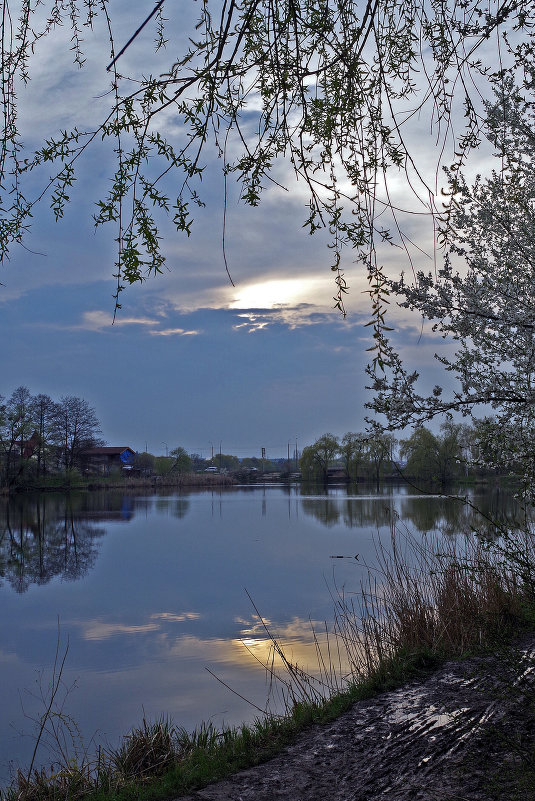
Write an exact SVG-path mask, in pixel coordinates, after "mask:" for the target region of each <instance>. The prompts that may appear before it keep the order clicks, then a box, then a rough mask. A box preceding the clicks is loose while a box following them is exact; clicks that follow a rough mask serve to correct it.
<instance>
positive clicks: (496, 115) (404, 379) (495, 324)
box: [372, 82, 535, 501]
mask: <svg viewBox="0 0 535 801" xmlns="http://www.w3.org/2000/svg"><path fill="white" fill-rule="evenodd" d="M505 88H506V89H507V91H506V92H504V93H503V94H502V95H501V96H500V97H499V100H498V102H497V103H496V104H494V105H493V106H489V108H488V117H487V133H488V137H489V140H490V141H491V143H492V144H493V146H494V148H495V149H496V152H498V153H500V154H501V169H500V170H499V171H498V170H497V171H494V172H493V173H492V175H491V176H490V177H488V178H478V179H477V180H476V182H475V183H474V185H473V186H471V187H470V186H469V185H468V183H467V182H466V181H465V180H464V179H463V178H462V176H456V177H455V178H454V177H453V176H450V180H451V192H452V200H451V210H450V213H451V220H452V225H453V227H454V230H455V232H456V233H455V238H453V239H452V240H451V243H450V246H449V251H448V254H447V257H446V259H445V262H444V265H443V267H442V268H441V269H440V270H439V271H438V272H437V273H436V274H432V273H431V274H426V273H423V272H419V273H418V274H417V275H416V279H415V280H414V281H410V282H409V281H407V280H405V279H402V280H401V281H397V282H392V283H391V290H392V292H393V293H395V294H396V295H397V296H398V297H399V298H400V299H401V305H402V306H405V307H407V308H409V309H411V310H412V311H415V312H417V313H418V315H419V316H423V318H424V319H425V320H427V321H430V322H431V323H432V326H433V329H434V330H435V331H436V332H437V333H439V334H440V335H441V336H442V337H444V338H446V340H451V341H452V342H453V343H454V344H455V348H456V350H455V353H454V355H453V356H451V355H450V356H448V355H444V354H442V355H440V354H439V355H438V356H437V359H438V361H439V362H440V363H441V364H442V366H443V368H444V370H445V371H446V373H447V374H449V376H450V378H451V379H453V382H454V385H453V389H452V390H451V391H450V390H448V389H447V388H443V387H442V386H436V387H435V388H434V390H433V391H432V393H430V394H426V393H424V392H422V391H421V390H420V389H419V380H418V379H419V376H418V374H417V373H416V372H414V373H409V372H408V371H407V369H406V368H405V366H404V364H403V362H402V360H401V358H400V356H399V354H398V353H397V352H396V349H395V347H394V345H393V344H392V343H387V342H386V341H385V342H383V347H384V349H385V351H387V352H388V359H389V369H388V370H387V371H386V373H385V374H384V375H375V376H374V387H375V390H376V394H375V399H374V401H373V404H372V406H373V408H374V410H375V412H379V413H382V414H384V415H386V417H387V419H388V423H389V426H390V427H392V428H400V427H403V426H406V425H414V424H422V423H424V422H426V421H429V420H431V419H433V418H435V417H437V416H441V415H444V414H445V415H451V414H453V413H455V412H458V413H460V414H462V415H465V416H471V415H473V414H474V413H479V414H480V415H481V414H482V413H486V414H487V418H486V419H485V421H484V423H480V424H478V438H479V449H478V454H479V459H480V461H481V462H482V463H483V464H484V465H485V466H487V467H491V468H499V469H501V470H503V469H504V468H505V469H507V468H509V469H510V470H511V471H513V472H517V473H520V475H521V476H522V478H523V487H524V494H525V497H526V499H529V500H531V501H533V500H534V499H535V449H534V447H533V442H534V441H535V174H534V172H533V163H534V161H535V133H534V131H535V112H534V107H533V104H532V102H531V101H530V99H529V96H528V97H527V98H526V97H525V96H524V95H523V93H522V92H520V91H519V90H517V89H515V87H514V86H513V84H512V83H511V82H509V83H508V84H506V86H505ZM444 235H445V236H446V237H450V236H451V234H450V231H449V230H445V231H444ZM448 383H451V381H450V382H448ZM489 411H490V412H492V415H489Z"/></svg>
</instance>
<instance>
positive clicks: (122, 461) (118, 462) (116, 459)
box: [80, 445, 136, 476]
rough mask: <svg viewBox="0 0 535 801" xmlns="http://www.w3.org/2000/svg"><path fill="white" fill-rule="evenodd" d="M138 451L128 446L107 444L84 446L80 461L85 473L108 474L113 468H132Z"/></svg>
mask: <svg viewBox="0 0 535 801" xmlns="http://www.w3.org/2000/svg"><path fill="white" fill-rule="evenodd" d="M135 457H136V452H135V451H134V450H132V448H129V447H128V446H127V447H125V446H124V445H123V446H119V447H116V446H113V445H112V446H105V447H100V448H84V450H82V451H80V462H81V465H82V470H83V472H84V473H97V474H99V475H104V476H107V475H108V474H109V473H110V471H111V470H113V469H121V470H131V469H132V468H133V466H134V460H135Z"/></svg>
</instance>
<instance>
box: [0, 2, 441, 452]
mask: <svg viewBox="0 0 535 801" xmlns="http://www.w3.org/2000/svg"><path fill="white" fill-rule="evenodd" d="M136 9H137V11H136ZM116 13H117V17H116V20H117V31H116V38H117V41H118V42H122V41H126V39H127V38H128V36H129V35H130V33H131V32H132V31H133V30H134V29H135V27H136V26H137V24H138V23H139V21H140V20H141V19H142V18H143V14H144V13H145V6H144V5H143V4H141V3H134V4H130V6H129V11H128V12H127V11H126V6H125V4H122V3H117V11H116ZM186 22H187V20H186ZM184 25H185V28H186V23H184ZM185 28H184V29H185ZM182 33H183V32H182ZM153 36H154V28H153V29H152V30H149V29H147V30H146V32H145V33H144V35H143V36H142V37H141V38H140V40H139V41H136V43H134V45H133V46H132V47H131V48H130V49H129V51H128V52H127V53H126V54H125V56H124V63H123V69H124V71H125V72H128V71H131V73H132V74H138V75H139V69H137V66H136V65H137V64H138V63H139V62H140V59H141V55H142V54H144V58H145V61H143V64H144V67H146V68H147V70H148V69H150V67H151V64H150V60H151V58H152V57H151V56H150V55H148V54H149V53H150V48H149V47H148V45H150V40H151V39H152V38H153ZM143 37H145V39H144V38H143ZM179 38H180V37H179ZM66 44H68V30H63V31H59V33H58V35H57V36H56V38H55V39H49V40H43V41H42V43H41V49H40V50H39V53H38V62H37V65H38V70H37V72H36V74H35V79H34V80H33V81H32V82H31V83H30V84H29V85H28V87H26V88H24V89H22V88H21V90H20V93H19V99H20V108H21V122H22V125H23V131H24V133H25V143H26V145H28V146H31V145H32V144H33V140H34V137H35V136H36V134H42V135H43V136H48V135H52V134H54V133H55V132H56V131H57V130H58V129H61V128H65V127H68V126H70V125H72V124H73V123H74V122H75V121H81V123H82V125H83V124H86V125H88V124H90V120H91V117H92V116H94V115H95V114H96V113H98V109H99V108H102V107H103V105H102V104H103V103H104V102H105V98H104V99H103V98H102V94H103V93H105V92H106V90H107V89H108V88H109V75H108V74H107V73H106V71H105V66H106V64H107V61H108V52H107V45H106V37H105V36H104V35H103V30H102V28H101V27H100V28H99V27H98V26H97V36H96V38H95V39H91V38H90V37H89V35H88V41H87V44H86V48H87V62H86V65H85V69H84V70H81V71H80V70H78V69H77V68H75V67H73V66H72V63H71V61H70V60H69V50H68V46H67V47H66V46H65V45H66ZM413 136H415V137H417V136H418V128H417V127H416V128H415V129H414V131H413ZM422 136H424V134H423V133H422ZM35 141H36V142H37V140H35ZM415 144H417V140H415ZM421 156H422V164H426V165H427V166H428V167H429V168H430V169H432V165H433V163H434V159H435V154H434V153H433V151H432V149H430V150H429V151H424V150H422V151H421ZM205 163H206V164H207V169H206V172H205V177H204V179H203V185H202V188H203V199H204V200H205V202H206V207H205V208H204V209H199V211H198V214H197V215H196V219H195V223H194V226H193V230H192V235H191V236H190V237H189V238H187V237H186V236H180V235H177V234H176V233H173V232H172V231H171V230H170V229H166V228H164V251H165V253H166V256H167V268H168V269H167V270H166V271H165V272H164V274H163V275H161V276H158V277H157V278H154V279H150V280H148V281H147V282H145V283H144V284H143V285H141V286H140V285H136V286H133V287H129V288H128V289H126V290H125V291H124V292H123V293H122V296H121V303H122V308H121V310H120V311H119V313H118V315H117V318H116V320H115V323H114V324H112V322H113V311H114V301H113V293H114V291H115V281H114V279H113V277H112V276H113V272H114V269H113V266H114V259H115V253H114V241H113V239H114V231H113V230H112V229H111V228H109V227H108V229H107V230H105V229H98V230H96V231H95V229H94V227H93V224H92V219H91V216H92V214H93V213H94V211H95V206H94V202H95V200H96V199H97V197H98V196H99V193H100V194H102V193H103V187H104V191H105V188H106V180H107V178H108V174H109V172H108V173H107V172H106V170H107V168H109V166H110V162H109V156H107V155H106V154H105V153H104V152H103V151H102V148H99V146H98V145H97V146H96V147H95V148H94V149H93V150H92V151H90V152H89V153H88V154H87V155H86V157H85V160H84V161H83V163H81V165H80V173H79V180H78V183H77V187H76V188H75V189H74V190H73V192H72V203H71V204H70V206H69V207H68V208H67V209H66V212H65V217H64V219H63V220H62V221H61V222H60V223H58V224H56V223H55V222H54V220H53V217H52V215H51V214H50V213H49V211H48V210H47V208H46V206H45V205H42V206H41V207H40V209H39V210H38V212H37V213H36V216H35V218H34V221H33V225H32V230H31V233H30V235H29V236H28V238H27V239H26V241H25V247H18V248H15V249H13V250H12V253H11V257H10V260H9V261H8V262H6V263H5V265H4V266H3V267H2V268H1V275H0V280H1V282H2V286H1V287H0V338H1V340H2V342H3V343H4V346H3V349H2V353H3V355H2V386H1V388H0V392H1V394H3V395H4V396H9V395H10V394H11V392H12V391H13V390H14V389H15V388H16V387H17V386H19V385H21V384H23V385H26V386H28V388H29V389H30V390H31V391H32V392H33V393H38V392H45V393H48V394H50V395H51V396H52V397H54V398H58V397H60V396H61V395H68V394H72V395H77V396H80V397H83V398H85V399H86V400H87V401H88V402H89V403H90V404H91V405H92V406H93V407H94V408H95V410H96V413H97V416H98V418H99V420H100V421H101V424H102V436H103V437H104V438H105V440H106V441H107V442H108V443H109V444H113V445H129V446H131V447H132V448H134V449H136V450H144V449H145V448H148V450H149V451H151V452H153V453H162V452H165V449H166V448H169V449H171V448H172V447H175V446H177V445H183V446H184V447H186V448H187V450H188V451H196V452H200V453H203V454H204V455H207V454H208V453H209V451H210V449H211V447H212V445H213V446H214V448H215V449H218V448H219V444H220V443H221V447H222V450H223V452H227V453H228V452H231V453H236V454H238V455H240V456H245V455H259V454H260V451H261V448H262V447H265V448H266V449H267V453H268V456H272V457H276V456H282V455H284V454H286V451H287V446H288V442H289V441H291V442H295V440H296V439H297V440H298V443H299V449H301V448H302V446H303V445H305V444H308V443H310V442H312V441H313V440H314V439H315V438H316V437H318V436H320V435H321V434H323V433H325V432H326V431H331V432H333V433H335V434H339V435H341V434H343V433H344V432H345V431H348V430H353V431H358V430H360V429H362V428H363V426H364V416H365V413H366V412H365V409H364V403H365V400H366V398H367V393H366V390H365V385H366V383H367V379H366V376H365V372H364V371H365V366H366V363H367V361H368V359H369V354H367V353H366V349H367V348H369V347H370V344H371V340H370V329H367V328H365V327H364V324H365V323H366V322H367V321H368V319H369V316H370V312H369V307H368V305H367V300H366V295H364V294H363V290H364V289H365V288H366V286H365V281H364V278H363V275H362V271H361V270H360V269H359V268H358V266H356V265H355V264H354V263H353V261H352V258H353V256H352V254H351V253H350V252H348V253H347V254H346V260H347V261H346V264H345V265H344V269H345V275H346V278H347V281H348V284H349V286H350V295H349V297H348V302H347V308H348V315H347V318H346V319H345V320H344V319H342V318H341V317H340V315H339V314H338V313H337V312H336V311H335V310H334V309H333V303H334V302H333V300H332V296H333V294H334V289H335V287H334V283H333V280H332V273H331V272H330V269H329V266H330V253H329V251H328V249H327V247H326V239H325V238H324V237H323V238H322V236H321V235H320V236H318V237H310V236H309V235H308V234H307V233H306V231H305V230H304V229H303V228H302V224H303V220H304V218H305V216H306V215H305V208H304V203H303V195H302V194H301V193H300V191H299V187H297V188H296V187H295V186H294V187H293V191H292V192H289V193H288V192H283V191H281V190H278V189H276V188H274V189H272V190H269V191H267V192H266V193H265V196H264V198H263V202H262V203H261V205H260V206H259V207H258V208H256V209H250V208H248V207H244V206H243V204H241V203H239V202H238V201H239V197H238V188H237V187H236V186H235V185H234V184H232V183H231V182H230V183H229V186H228V210H227V223H226V243H227V258H228V265H229V268H230V271H231V274H232V278H233V280H234V284H235V286H232V285H231V283H230V281H229V279H228V277H227V275H226V272H225V265H224V260H223V251H222V230H223V193H224V185H223V177H222V173H221V162H220V161H218V160H217V158H216V157H215V154H213V153H211V152H210V150H208V151H207V154H206V159H205ZM277 169H278V170H279V172H278V177H280V178H281V179H282V180H283V182H289V183H290V184H291V181H289V178H288V176H287V175H286V173H285V170H286V169H287V168H286V167H285V166H284V165H281V166H280V167H278V168H277ZM287 178H288V181H286V179H287ZM32 180H33V179H32ZM36 181H37V179H36ZM37 187H38V184H37V183H35V186H33V187H32V191H34V190H37ZM393 191H394V196H396V193H397V197H398V198H402V197H403V194H404V192H405V186H404V184H403V181H401V180H398V181H397V185H396V183H394V184H393ZM421 224H422V225H423V223H420V221H419V220H415V221H413V222H411V226H412V227H411V229H410V233H411V235H413V236H415V237H416V238H418V241H419V242H421V243H423V244H424V246H425V247H427V248H428V249H429V246H430V238H429V233H430V230H429V228H422V227H420V225H421ZM385 258H386V260H387V262H388V263H389V265H390V267H392V268H393V269H399V268H402V267H404V266H405V260H404V257H403V254H402V253H401V252H400V251H397V250H394V249H392V248H390V249H389V251H388V253H386V254H385ZM418 266H421V267H424V268H425V269H431V266H432V260H431V258H429V257H426V256H424V255H420V256H418ZM395 319H396V325H397V327H398V333H399V336H400V340H401V341H402V342H403V343H404V347H405V352H406V353H407V355H408V356H410V358H411V359H412V360H413V361H414V363H415V364H417V365H418V367H419V368H420V369H424V371H426V370H427V369H429V370H430V372H429V375H428V380H429V383H430V384H432V383H435V380H436V378H437V376H436V375H435V372H434V371H433V369H432V364H433V352H434V349H435V343H434V342H433V341H432V340H431V339H430V338H429V336H428V332H427V331H426V330H425V329H424V330H423V331H422V330H421V327H420V322H419V321H418V320H412V321H405V320H403V319H401V318H400V317H398V316H395Z"/></svg>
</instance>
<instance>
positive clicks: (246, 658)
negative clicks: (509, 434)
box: [0, 486, 511, 784]
mask: <svg viewBox="0 0 535 801" xmlns="http://www.w3.org/2000/svg"><path fill="white" fill-rule="evenodd" d="M477 501H478V503H479V504H480V505H481V506H483V507H484V508H485V510H486V511H487V512H491V513H493V514H495V513H496V512H497V511H500V512H501V513H505V514H509V513H511V502H510V501H509V500H508V499H507V497H506V496H503V494H500V493H495V492H491V491H490V490H489V491H487V492H486V493H485V494H484V495H483V496H481V497H478V498H477ZM392 512H395V513H396V515H399V517H400V518H401V519H402V520H403V521H405V522H406V523H408V524H409V525H410V526H411V528H412V529H413V530H415V531H417V532H425V531H429V530H432V529H437V528H440V529H442V530H444V531H446V533H447V534H448V535H451V536H454V535H455V534H456V532H458V531H459V530H460V529H461V528H462V527H463V526H465V525H466V523H467V522H468V523H469V522H470V521H469V517H470V514H471V513H470V512H469V511H468V510H467V509H466V507H464V506H463V505H462V504H460V503H458V502H455V501H445V500H444V499H441V498H438V497H426V496H419V495H417V494H415V493H414V492H413V491H412V490H410V489H408V488H406V487H394V486H388V487H385V488H384V489H383V490H382V491H381V492H380V493H375V492H374V491H371V490H370V489H369V488H367V489H362V488H360V487H359V489H358V492H357V491H355V490H354V489H353V490H351V491H349V492H348V490H347V489H346V488H330V489H329V491H328V494H326V493H325V492H324V491H323V490H321V491H319V492H318V491H314V490H306V489H305V488H300V487H269V488H266V489H264V488H261V487H254V488H241V489H233V490H230V491H229V490H227V491H221V492H219V491H218V492H197V493H190V494H180V495H177V494H168V495H159V496H154V495H150V496H141V495H124V494H121V493H84V494H79V495H74V496H70V497H65V496H62V495H57V496H56V495H43V496H35V497H31V498H29V497H21V498H17V499H15V500H13V501H11V502H9V503H8V502H7V501H6V500H4V501H3V502H2V501H0V604H1V607H0V608H1V612H2V613H1V615H0V628H1V639H0V671H1V682H0V708H1V710H2V714H1V716H0V784H5V783H6V782H7V781H8V779H9V777H10V770H12V769H13V767H14V766H17V765H21V766H22V767H24V766H27V765H28V763H29V760H30V757H31V753H32V750H33V746H34V740H33V734H34V730H35V727H34V724H33V723H32V719H34V718H36V717H37V716H38V715H39V714H41V713H42V712H43V704H42V701H40V700H39V696H40V694H41V692H42V691H44V692H46V690H47V687H48V685H49V682H50V678H51V669H52V666H53V662H54V654H55V650H56V641H57V631H58V620H59V627H60V636H61V643H62V652H63V649H64V647H65V645H66V644H67V642H68V654H67V658H66V663H65V669H64V674H63V679H64V687H63V690H62V694H61V696H60V697H61V698H63V697H65V696H66V697H65V706H64V714H65V715H69V716H71V717H72V719H73V720H74V721H76V724H77V725H78V727H79V729H80V732H81V735H82V738H83V742H84V744H85V745H89V743H90V741H91V739H92V738H94V740H95V741H96V742H97V743H101V744H106V743H110V744H112V745H117V744H118V742H119V740H120V737H121V735H123V734H125V733H126V732H127V731H128V730H129V729H130V728H131V727H132V726H134V725H136V724H138V723H139V722H140V721H141V719H142V717H143V715H144V714H145V715H146V716H147V717H148V718H150V719H154V718H156V717H158V716H159V715H160V714H162V713H165V714H169V715H170V716H171V717H172V718H173V720H174V721H175V722H177V723H179V724H180V725H182V726H184V727H185V728H187V729H191V728H193V727H194V726H195V725H196V724H198V723H199V722H200V721H201V720H209V719H210V720H212V721H213V722H214V723H215V724H217V725H220V724H221V723H223V722H225V723H229V724H235V723H239V722H241V721H243V720H251V719H252V718H253V717H254V716H255V715H256V714H257V713H256V712H255V710H254V709H253V708H252V707H251V706H250V705H249V704H247V703H246V702H244V701H243V700H241V699H240V698H239V697H238V696H237V695H235V694H233V693H231V692H230V691H229V690H228V689H227V688H226V687H225V686H223V684H221V683H220V682H218V681H217V680H216V679H215V678H214V677H213V676H212V675H210V673H209V672H208V671H207V670H206V669H205V668H209V669H210V670H212V671H213V672H214V673H215V674H216V675H217V676H218V677H219V678H220V679H221V680H222V681H223V682H225V683H227V684H228V685H230V686H231V687H233V688H235V689H236V690H237V691H238V692H239V693H240V694H241V695H243V696H245V697H246V698H248V699H250V700H251V701H252V702H254V703H255V704H256V705H258V706H260V707H262V708H264V706H265V704H266V700H267V686H266V679H265V674H264V671H263V669H262V667H261V666H260V665H259V663H258V662H257V661H256V660H255V658H254V657H253V656H252V655H251V653H250V652H249V650H248V649H247V648H246V647H245V645H244V642H245V643H246V644H247V645H248V646H249V649H250V650H252V651H253V653H254V654H256V655H257V656H259V657H260V658H262V657H263V656H267V655H268V652H269V642H268V640H267V638H266V636H265V632H264V630H263V628H262V626H261V624H260V621H259V619H258V617H257V615H256V613H255V610H254V608H253V606H252V604H251V601H250V600H249V598H248V595H247V592H248V593H249V594H250V595H251V597H252V599H253V600H254V603H255V605H256V607H257V608H258V610H259V611H260V613H261V614H262V616H263V617H264V618H265V619H266V620H267V621H269V624H270V626H271V628H272V629H273V630H274V631H275V632H276V633H277V634H278V635H279V636H280V637H281V639H282V640H283V642H284V643H285V644H286V645H287V647H288V650H289V652H290V653H291V654H292V655H293V657H294V658H295V659H297V660H299V661H300V662H301V663H303V664H304V665H305V666H306V665H309V667H313V663H314V651H313V649H312V648H311V646H310V639H311V634H310V621H313V622H315V623H316V625H319V626H321V625H323V621H329V620H330V619H331V618H332V607H333V601H332V597H331V592H332V590H333V587H334V586H335V584H336V586H338V587H342V586H344V587H345V588H346V589H348V590H358V587H359V583H360V579H361V577H362V576H363V575H364V567H363V562H368V563H373V560H374V553H375V551H374V540H375V539H376V538H377V535H378V534H379V535H382V536H384V537H386V536H388V533H389V526H390V521H391V519H392ZM357 553H358V554H359V560H358V561H357V560H355V558H354V557H355V555H356V554H357ZM333 556H344V557H346V558H344V559H338V558H337V559H333V558H332V557H333ZM46 756H47V755H46V753H43V754H42V757H41V761H43V762H44V761H46Z"/></svg>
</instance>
